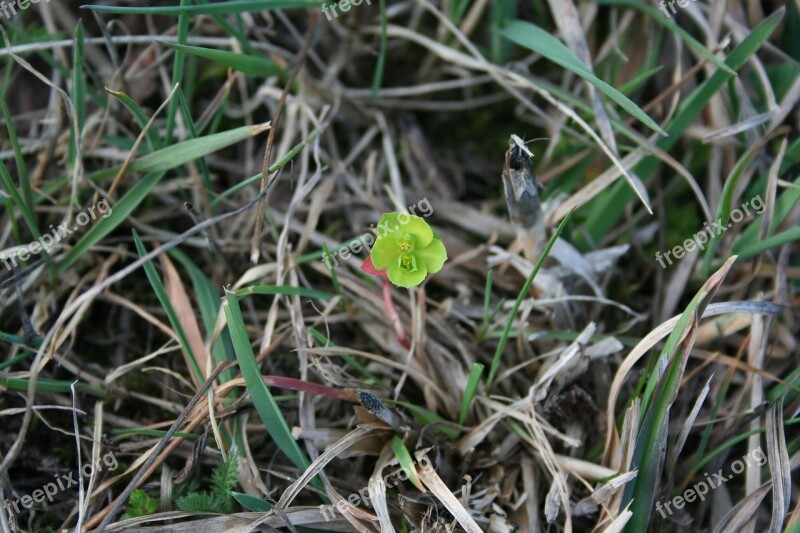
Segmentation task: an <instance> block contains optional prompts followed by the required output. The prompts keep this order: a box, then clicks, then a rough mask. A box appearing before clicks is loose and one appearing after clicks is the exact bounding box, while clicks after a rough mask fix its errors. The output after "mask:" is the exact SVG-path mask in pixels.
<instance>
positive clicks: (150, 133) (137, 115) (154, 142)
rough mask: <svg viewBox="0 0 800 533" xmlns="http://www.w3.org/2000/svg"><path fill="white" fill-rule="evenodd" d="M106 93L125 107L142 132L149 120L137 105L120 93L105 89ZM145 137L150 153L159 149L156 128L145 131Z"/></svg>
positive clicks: (159, 142) (159, 144) (159, 140)
mask: <svg viewBox="0 0 800 533" xmlns="http://www.w3.org/2000/svg"><path fill="white" fill-rule="evenodd" d="M106 91H107V92H108V94H110V95H111V96H113V97H114V98H116V99H117V100H119V101H120V103H121V104H122V105H124V106H125V109H127V110H128V111H129V112H130V113H131V115H133V118H134V119H136V123H137V124H138V125H139V127H140V128H142V130H144V128H145V126H147V123H148V122H149V120H150V119H148V118H147V115H145V114H144V111H143V110H142V108H141V107H140V106H139V104H138V103H136V101H135V100H134V99H133V98H131V97H130V96H128V95H127V94H125V93H124V92H122V91H112V90H111V89H108V88H106ZM145 136H146V137H147V144H148V145H149V146H150V151H152V152H155V151H156V150H158V149H159V148H161V139H159V137H158V130H157V129H156V128H153V127H151V128H150V129H149V130H147V133H146V134H145Z"/></svg>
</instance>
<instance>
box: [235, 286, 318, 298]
mask: <svg viewBox="0 0 800 533" xmlns="http://www.w3.org/2000/svg"><path fill="white" fill-rule="evenodd" d="M235 294H236V296H237V297H242V296H248V295H250V294H285V295H288V296H308V297H309V298H318V299H320V300H330V299H331V298H333V294H331V293H329V292H325V291H318V290H316V289H307V288H305V287H292V286H290V285H252V286H250V287H244V288H241V289H239V290H238V291H236V292H235Z"/></svg>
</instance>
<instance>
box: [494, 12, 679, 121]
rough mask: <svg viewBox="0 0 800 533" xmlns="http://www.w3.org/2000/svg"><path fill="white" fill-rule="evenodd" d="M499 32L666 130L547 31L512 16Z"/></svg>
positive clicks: (621, 105) (640, 118)
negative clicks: (595, 73) (509, 21)
mask: <svg viewBox="0 0 800 533" xmlns="http://www.w3.org/2000/svg"><path fill="white" fill-rule="evenodd" d="M501 33H502V34H503V36H505V37H506V38H507V39H510V40H511V41H514V42H515V43H517V44H518V45H520V46H523V47H525V48H527V49H528V50H531V51H533V52H536V53H538V54H541V55H543V56H544V57H546V58H547V59H549V60H550V61H552V62H554V63H556V64H557V65H560V66H562V67H564V68H565V69H567V70H569V71H571V72H574V73H575V74H577V75H578V76H580V77H581V78H583V79H585V80H586V81H588V82H589V83H591V84H592V85H594V86H595V87H596V88H597V90H598V91H600V92H602V93H603V94H605V95H606V96H608V97H609V98H610V99H611V100H613V101H614V102H616V103H617V104H619V106H620V107H622V109H624V110H625V111H627V112H628V113H629V114H630V115H632V116H633V117H635V118H636V119H637V120H639V121H640V122H642V123H643V124H645V125H646V126H647V127H648V128H650V129H652V130H653V131H656V132H658V133H660V134H662V135H666V134H667V133H666V132H665V131H664V130H663V129H661V126H659V125H658V124H657V123H656V122H655V121H654V120H653V119H652V118H650V116H649V115H648V114H647V113H645V112H644V111H642V110H641V108H639V106H637V105H636V104H635V103H633V101H631V99H630V98H628V97H627V96H625V95H624V94H622V93H621V92H619V91H618V90H617V89H615V88H614V87H612V86H611V85H609V84H608V83H606V82H604V81H603V80H601V79H600V78H598V77H597V76H595V75H594V73H592V71H591V70H589V69H588V68H587V67H586V65H584V64H583V62H582V61H581V60H580V59H578V58H577V56H575V54H573V53H572V51H571V50H570V49H569V48H567V46H566V45H565V44H564V43H562V42H561V41H559V40H558V39H556V38H555V37H553V35H551V34H550V33H549V32H547V31H545V30H544V29H542V28H540V27H539V26H536V25H535V24H531V23H530V22H525V21H522V20H515V21H513V22H512V23H511V24H509V25H508V26H506V27H505V28H503V29H502V30H501Z"/></svg>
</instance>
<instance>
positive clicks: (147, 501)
mask: <svg viewBox="0 0 800 533" xmlns="http://www.w3.org/2000/svg"><path fill="white" fill-rule="evenodd" d="M157 508H158V502H157V501H156V500H155V498H153V497H152V496H150V495H149V494H147V493H146V492H145V491H143V490H141V489H136V490H135V491H133V493H132V494H131V497H130V499H129V500H128V510H127V511H126V512H125V514H124V515H122V519H123V520H127V519H128V518H138V517H140V516H148V515H151V514H153V513H155V512H156V509H157Z"/></svg>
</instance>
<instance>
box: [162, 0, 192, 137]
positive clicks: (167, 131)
mask: <svg viewBox="0 0 800 533" xmlns="http://www.w3.org/2000/svg"><path fill="white" fill-rule="evenodd" d="M191 4H192V0H181V4H180V7H188V6H190V5H191ZM189 17H190V15H189V14H187V13H181V14H180V15H178V34H177V38H178V43H179V44H184V43H186V37H188V35H189ZM185 62H186V54H185V53H184V52H183V51H182V50H180V49H178V50H175V57H174V58H173V60H172V87H175V86H176V85H178V84H180V83H181V80H182V79H183V68H184V64H185ZM177 115H178V101H177V100H176V99H175V98H173V99H172V100H170V102H169V104H168V107H167V123H166V126H165V127H164V145H165V146H169V145H170V144H172V137H173V136H172V130H173V129H174V128H175V118H176V117H177Z"/></svg>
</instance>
